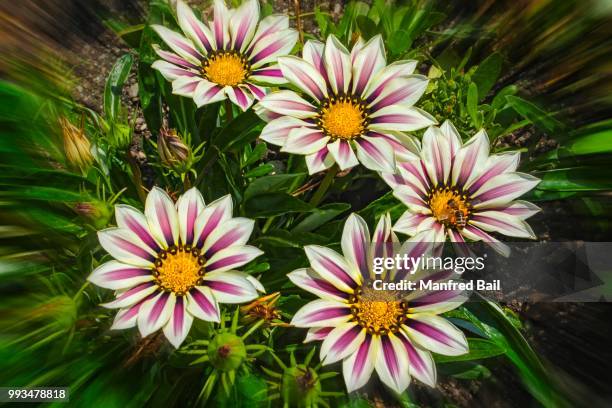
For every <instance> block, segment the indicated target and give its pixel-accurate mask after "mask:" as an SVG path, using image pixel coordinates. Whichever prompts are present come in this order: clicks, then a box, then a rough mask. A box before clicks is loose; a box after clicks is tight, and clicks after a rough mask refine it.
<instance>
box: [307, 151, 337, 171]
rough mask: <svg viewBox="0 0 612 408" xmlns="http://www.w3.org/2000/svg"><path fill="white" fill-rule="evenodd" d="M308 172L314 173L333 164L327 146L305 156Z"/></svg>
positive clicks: (332, 158)
mask: <svg viewBox="0 0 612 408" xmlns="http://www.w3.org/2000/svg"><path fill="white" fill-rule="evenodd" d="M305 159H306V166H307V167H308V174H315V173H318V172H320V171H323V170H327V169H329V168H330V167H331V166H333V165H334V162H335V161H334V157H333V156H332V155H331V154H330V153H329V150H328V149H327V146H325V147H324V148H322V149H321V150H319V151H318V152H316V153H313V154H309V155H307V156H306V157H305Z"/></svg>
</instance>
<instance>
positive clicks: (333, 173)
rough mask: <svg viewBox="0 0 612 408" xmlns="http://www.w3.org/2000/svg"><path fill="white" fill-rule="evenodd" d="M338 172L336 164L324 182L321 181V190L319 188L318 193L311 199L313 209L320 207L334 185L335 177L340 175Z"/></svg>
mask: <svg viewBox="0 0 612 408" xmlns="http://www.w3.org/2000/svg"><path fill="white" fill-rule="evenodd" d="M338 170H339V169H338V165H337V164H334V167H332V168H331V169H329V170H328V171H327V174H326V175H325V177H324V178H323V181H321V184H319V188H317V191H315V193H314V195H313V196H312V198H311V199H310V205H312V206H313V207H316V206H317V205H319V203H320V202H321V200H322V199H323V197H324V196H325V193H327V190H328V189H329V187H331V185H332V184H333V183H334V177H336V174H338Z"/></svg>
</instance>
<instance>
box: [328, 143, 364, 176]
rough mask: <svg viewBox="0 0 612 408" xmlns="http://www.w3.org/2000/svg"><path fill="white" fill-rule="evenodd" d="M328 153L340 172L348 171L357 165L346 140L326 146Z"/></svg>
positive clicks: (357, 162) (355, 157)
mask: <svg viewBox="0 0 612 408" xmlns="http://www.w3.org/2000/svg"><path fill="white" fill-rule="evenodd" d="M327 149H328V150H329V153H330V154H331V156H332V157H333V158H334V160H335V161H336V163H338V167H340V170H346V169H350V168H351V167H355V166H356V165H358V164H359V161H358V160H357V156H355V153H354V152H353V149H352V148H351V145H350V144H349V143H348V142H347V141H346V140H340V139H338V140H336V141H335V142H333V143H330V144H328V145H327Z"/></svg>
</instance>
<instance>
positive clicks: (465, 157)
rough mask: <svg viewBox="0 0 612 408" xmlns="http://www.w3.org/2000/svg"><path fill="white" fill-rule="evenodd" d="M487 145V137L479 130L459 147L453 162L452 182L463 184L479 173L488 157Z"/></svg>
mask: <svg viewBox="0 0 612 408" xmlns="http://www.w3.org/2000/svg"><path fill="white" fill-rule="evenodd" d="M489 147H490V146H489V137H488V136H487V134H486V133H485V132H484V131H482V130H481V131H480V132H478V133H476V134H475V135H474V136H473V137H472V138H471V139H470V140H468V141H467V142H466V143H465V145H464V146H463V147H462V148H461V149H459V151H458V152H457V155H456V156H455V161H454V164H453V184H455V185H460V186H463V185H465V184H466V183H467V182H468V180H470V179H472V178H473V177H474V176H475V175H477V174H479V173H480V171H481V169H483V167H484V164H485V163H486V161H487V159H488V157H489Z"/></svg>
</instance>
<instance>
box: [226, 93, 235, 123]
mask: <svg viewBox="0 0 612 408" xmlns="http://www.w3.org/2000/svg"><path fill="white" fill-rule="evenodd" d="M232 119H234V111H233V109H232V101H230V100H229V99H226V100H225V120H226V122H227V123H230V122H231V121H232Z"/></svg>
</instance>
